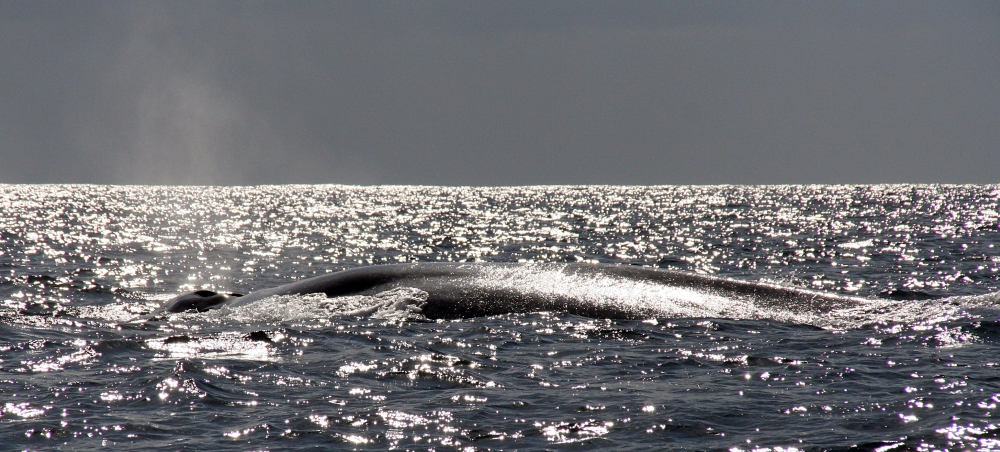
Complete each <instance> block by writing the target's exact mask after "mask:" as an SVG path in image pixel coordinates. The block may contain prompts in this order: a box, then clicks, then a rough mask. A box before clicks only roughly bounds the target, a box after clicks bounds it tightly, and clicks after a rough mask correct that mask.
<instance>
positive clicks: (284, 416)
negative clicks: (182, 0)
mask: <svg viewBox="0 0 1000 452" xmlns="http://www.w3.org/2000/svg"><path fill="white" fill-rule="evenodd" d="M998 203H1000V186H910V185H891V186H862V187H853V186H795V187H784V186H783V187H743V186H723V187H532V188H437V187H371V188H356V187H339V186H275V187H244V188H239V187H237V188H195V187H109V186H33V185H19V186H10V185H8V186H0V301H2V305H0V403H2V404H3V408H2V411H0V438H3V439H4V446H3V448H9V449H38V450H53V449H67V450H78V449H96V448H101V447H108V448H115V449H151V448H154V447H155V448H167V449H183V450H263V449H269V450H289V449H306V448H321V449H333V448H340V449H348V448H353V449H376V450H383V449H398V450H455V449H461V450H490V449H492V450H550V449H555V450H565V449H571V450H572V449H587V450H589V449H595V448H602V449H615V450H670V449H673V450H759V451H764V450H775V451H777V450H885V451H887V450H945V449H947V450H997V449H1000V440H998V436H1000V422H997V421H995V420H994V419H993V416H994V415H1000V410H998V409H997V405H998V403H1000V346H998V343H1000V296H998V295H997V292H998V288H1000V272H998V267H1000V252H998V251H1000V229H998V217H1000V213H998V210H1000V207H998ZM432 261H433V262H437V261H469V262H530V263H546V264H558V263H565V262H578V261H583V262H602V263H615V264H625V265H642V266H649V267H661V268H670V269H678V270H685V271H690V272H696V273H703V274H712V275H717V276H723V277H730V278H734V279H739V280H743V281H753V282H763V283H769V284H770V283H778V284H782V285H786V286H793V287H801V288H809V289H813V290H818V291H823V292H827V293H832V294H839V295H843V296H845V297H847V296H850V297H861V298H864V299H867V300H868V302H867V303H868V304H867V305H866V307H865V308H864V309H853V310H842V311H838V312H829V313H805V312H795V309H794V307H792V308H790V309H788V310H785V311H781V312H778V311H774V312H771V311H767V312H764V313H757V314H755V315H750V316H742V315H734V314H727V312H728V311H717V312H718V314H715V315H708V316H707V317H706V315H707V314H706V312H709V313H711V312H713V311H710V310H709V311H706V310H704V309H695V308H691V307H688V308H685V307H679V308H678V309H679V311H678V313H677V315H676V316H671V317H670V318H659V319H647V320H634V321H632V320H630V321H623V320H606V319H593V318H585V317H578V316H572V315H567V314H564V313H559V312H541V313H532V314H510V315H502V316H496V317H480V318H472V319H466V320H458V321H425V320H421V319H419V318H414V317H412V316H405V315H403V316H401V315H397V314H399V313H398V312H395V311H392V310H391V309H390V310H375V311H374V312H370V313H365V314H363V315H356V314H357V313H346V312H345V311H338V310H337V309H335V308H331V303H330V302H329V301H328V300H322V299H316V298H315V297H312V298H310V296H304V297H298V298H294V297H293V298H292V299H281V300H273V302H272V303H271V304H268V305H266V306H267V308H266V309H257V310H249V311H244V312H229V313H222V314H218V313H213V315H198V314H179V315H176V316H173V317H171V318H169V319H167V320H166V321H158V322H146V321H143V320H142V319H141V317H142V316H143V315H144V314H148V313H149V312H151V311H153V310H154V309H155V308H156V307H158V306H159V305H160V304H161V303H162V302H163V301H165V300H167V299H169V298H170V297H172V296H174V295H176V294H177V293H179V292H183V291H189V290H193V289H201V288H208V289H214V290H223V291H241V292H246V291H252V290H256V289H261V288H267V287H273V286H275V285H278V284H282V283H286V282H290V281H294V280H298V279H302V278H305V277H310V276H316V275H321V274H325V273H328V272H332V271H337V270H341V269H346V268H352V267H357V266H362V265H374V264H386V263H398V262H432ZM529 273H530V272H529ZM533 278H535V279H545V276H544V275H541V274H540V276H537V277H533V276H532V275H530V274H522V275H520V276H517V277H511V278H509V281H508V282H509V283H510V284H529V283H530V284H537V283H538V281H534V280H533ZM549 283H550V284H554V285H557V286H558V285H560V284H563V285H568V284H570V283H568V282H565V281H549ZM640 289H641V288H639V289H637V288H636V287H620V288H616V287H611V288H608V287H604V288H603V290H606V291H607V292H606V293H607V295H606V296H608V297H617V296H650V295H649V294H642V293H638V294H637V293H636V292H637V290H638V291H639V292H641V290H640ZM349 301H351V302H352V303H354V302H359V300H349ZM363 301H364V300H360V302H363ZM710 301H711V300H706V301H705V303H709V302H710ZM345 302H346V301H345ZM338 303H339V301H338ZM685 309H687V310H685Z"/></svg>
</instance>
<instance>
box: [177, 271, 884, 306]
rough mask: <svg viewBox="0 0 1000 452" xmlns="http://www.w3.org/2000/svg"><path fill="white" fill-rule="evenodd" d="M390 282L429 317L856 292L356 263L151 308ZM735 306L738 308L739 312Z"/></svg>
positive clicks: (815, 300)
mask: <svg viewBox="0 0 1000 452" xmlns="http://www.w3.org/2000/svg"><path fill="white" fill-rule="evenodd" d="M397 288H414V289H418V290H419V291H423V292H426V300H425V301H423V302H422V303H421V304H420V306H419V308H420V311H421V314H422V315H423V316H425V317H426V318H428V319H459V318H471V317H479V316H490V315H499V314H508V313H528V312H541V311H562V312H566V313H569V314H575V315H580V316H586V317H593V318H609V319H647V318H656V317H678V316H685V317H688V316H690V317H711V316H716V315H721V314H725V315H729V314H733V315H735V316H736V317H760V316H757V315H746V311H747V309H753V310H757V311H761V310H770V311H774V310H784V311H794V312H812V313H823V312H827V311H831V310H835V309H842V308H851V307H856V306H858V305H859V304H860V303H862V302H863V301H864V300H863V299H858V298H851V297H844V296H837V295H832V294H826V293H820V292H814V291H809V290H805V289H799V288H794V287H787V286H781V285H777V284H770V283H761V282H748V281H740V280H734V279H729V278H721V277H715V276H705V275H699V274H693V273H688V272H681V271H673V270H662V269H654V268H649V267H638V266H625V265H603V264H582V263H573V264H503V263H459V264H453V263H415V264H396V265H375V266H369V267H359V268H353V269H348V270H343V271H340V272H335V273H330V274H327V275H323V276H317V277H313V278H308V279H304V280H302V281H298V282H293V283H290V284H285V285H282V286H278V287H274V288H271V289H265V290H260V291H256V292H253V293H250V294H248V295H238V294H228V295H227V294H223V293H218V292H214V291H210V290H199V291H196V292H191V293H187V294H183V295H180V296H178V297H176V298H174V299H172V300H170V301H168V302H167V303H166V304H164V306H163V307H162V308H161V309H160V310H159V311H157V312H158V313H165V312H167V313H169V312H185V311H207V310H210V309H216V308H219V307H222V306H228V307H230V308H237V307H240V306H246V305H250V304H252V303H255V302H258V301H260V300H263V299H266V298H268V297H272V296H279V295H306V294H316V293H323V294H325V295H326V296H327V297H331V298H335V297H342V296H350V295H376V294H379V293H383V292H386V291H390V290H393V289H397ZM740 312H743V313H744V314H743V315H741V314H740Z"/></svg>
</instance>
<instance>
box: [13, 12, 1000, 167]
mask: <svg viewBox="0 0 1000 452" xmlns="http://www.w3.org/2000/svg"><path fill="white" fill-rule="evenodd" d="M0 81H2V85H0V183H71V182H72V183H115V184H213V185H216V184H218V185H232V184H241V185H244V184H245V185H255V184H272V183H345V184H431V185H525V184H718V183H734V184H774V183H883V182H886V183H896V182H944V183H997V182H1000V2H995V1H984V2H974V1H968V2H944V1H940V2H920V1H915V0H906V1H899V2H896V1H875V2H868V1H864V2H862V1H858V2H847V1H843V2H841V1H837V2H820V1H816V2H803V1H795V2H762V1H754V2H714V1H692V2H666V1H663V2H660V1H658V2H626V1H596V2H589V1H582V0H573V1H566V2H563V1H551V2H544V1H523V2H522V1H515V2H500V1H497V2H480V1H458V2H438V1H429V2H417V1H406V2H384V3H380V2H368V1H359V2H350V3H340V2H326V1H323V2H314V3H312V2H304V1H294V2H251V1H239V2H169V1H156V2H133V1H122V2H100V1H93V2H64V1H56V2H44V1H6V0H0Z"/></svg>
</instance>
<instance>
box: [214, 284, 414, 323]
mask: <svg viewBox="0 0 1000 452" xmlns="http://www.w3.org/2000/svg"><path fill="white" fill-rule="evenodd" d="M427 297H428V294H427V292H424V291H422V290H419V289H414V288H412V287H399V288H395V289H392V290H387V291H385V292H380V293H378V294H375V295H351V296H345V297H334V298H327V296H326V295H324V294H322V293H317V294H308V295H276V296H272V297H267V298H264V299H262V300H258V301H255V302H253V303H250V304H248V305H243V306H236V307H230V306H223V307H222V308H219V309H216V310H212V311H208V312H205V313H203V314H200V315H202V316H206V317H209V318H213V319H218V320H232V321H237V322H294V321H305V320H322V319H329V318H331V317H345V316H354V317H367V318H373V319H384V320H422V319H424V317H423V315H422V314H421V308H422V307H423V305H424V303H426V301H427Z"/></svg>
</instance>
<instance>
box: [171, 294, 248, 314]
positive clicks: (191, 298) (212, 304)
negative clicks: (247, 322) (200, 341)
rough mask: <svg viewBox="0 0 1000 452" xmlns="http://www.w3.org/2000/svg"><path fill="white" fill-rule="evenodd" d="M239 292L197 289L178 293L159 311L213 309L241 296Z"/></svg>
mask: <svg viewBox="0 0 1000 452" xmlns="http://www.w3.org/2000/svg"><path fill="white" fill-rule="evenodd" d="M241 296H242V295H241V294H237V293H231V294H222V293H218V292H214V291H211V290H198V291H195V292H189V293H186V294H183V295H178V296H176V297H174V298H172V299H171V300H170V301H168V302H167V303H166V304H164V305H163V308H161V311H164V312H187V311H197V312H205V311H208V310H210V309H215V308H217V307H219V306H220V305H222V304H224V303H226V302H227V301H229V300H230V299H232V298H235V297H241Z"/></svg>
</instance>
